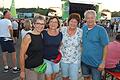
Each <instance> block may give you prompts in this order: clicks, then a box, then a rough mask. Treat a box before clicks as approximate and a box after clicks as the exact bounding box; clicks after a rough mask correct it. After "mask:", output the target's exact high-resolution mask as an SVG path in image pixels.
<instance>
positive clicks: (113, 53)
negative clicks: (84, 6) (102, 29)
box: [105, 34, 120, 72]
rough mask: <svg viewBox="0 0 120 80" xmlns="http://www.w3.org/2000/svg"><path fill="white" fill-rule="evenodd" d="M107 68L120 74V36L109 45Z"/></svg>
mask: <svg viewBox="0 0 120 80" xmlns="http://www.w3.org/2000/svg"><path fill="white" fill-rule="evenodd" d="M105 68H106V70H109V71H113V72H120V34H118V35H117V36H116V39H115V40H114V41H112V42H110V43H109V44H108V50H107V56H106V60H105Z"/></svg>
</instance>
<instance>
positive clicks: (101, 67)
mask: <svg viewBox="0 0 120 80" xmlns="http://www.w3.org/2000/svg"><path fill="white" fill-rule="evenodd" d="M107 48H108V45H106V46H105V47H104V51H103V58H102V62H101V64H100V65H99V67H98V70H99V71H103V70H104V68H105V59H106V56H107Z"/></svg>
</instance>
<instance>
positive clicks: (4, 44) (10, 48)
mask: <svg viewBox="0 0 120 80" xmlns="http://www.w3.org/2000/svg"><path fill="white" fill-rule="evenodd" d="M0 45H1V49H2V52H8V53H12V52H15V48H14V44H13V40H8V41H4V38H3V37H2V38H0Z"/></svg>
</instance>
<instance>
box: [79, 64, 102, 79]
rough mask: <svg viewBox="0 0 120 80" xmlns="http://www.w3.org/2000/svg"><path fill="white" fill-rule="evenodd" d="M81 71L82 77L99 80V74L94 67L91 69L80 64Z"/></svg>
mask: <svg viewBox="0 0 120 80" xmlns="http://www.w3.org/2000/svg"><path fill="white" fill-rule="evenodd" d="M81 70H82V75H83V77H89V76H91V77H92V80H101V72H100V71H98V69H97V68H96V67H92V66H90V65H87V64H85V63H83V62H82V63H81Z"/></svg>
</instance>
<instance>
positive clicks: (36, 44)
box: [25, 33, 43, 69]
mask: <svg viewBox="0 0 120 80" xmlns="http://www.w3.org/2000/svg"><path fill="white" fill-rule="evenodd" d="M28 34H29V35H30V36H31V43H30V44H29V47H28V50H27V52H26V54H27V56H28V57H27V59H26V60H25V68H28V69H29V68H35V67H37V66H39V65H41V64H42V63H43V40H42V35H41V34H40V35H34V34H32V33H28Z"/></svg>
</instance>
